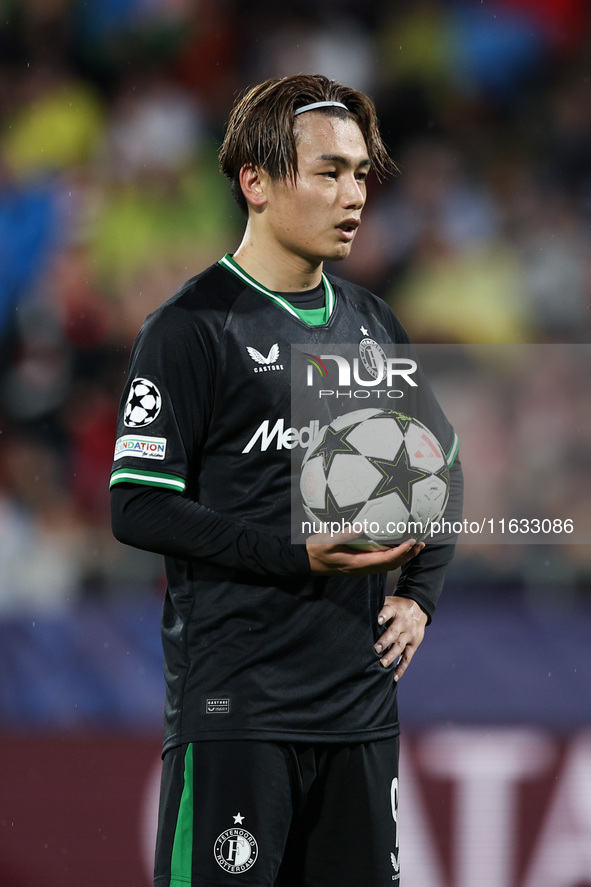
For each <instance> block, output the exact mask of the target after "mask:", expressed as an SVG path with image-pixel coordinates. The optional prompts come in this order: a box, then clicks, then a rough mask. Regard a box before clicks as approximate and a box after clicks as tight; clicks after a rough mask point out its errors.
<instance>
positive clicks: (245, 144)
mask: <svg viewBox="0 0 591 887" xmlns="http://www.w3.org/2000/svg"><path fill="white" fill-rule="evenodd" d="M323 101H336V102H342V103H343V104H344V105H346V106H347V110H345V109H344V108H338V107H337V108H335V107H325V108H321V109H319V113H322V114H327V115H329V116H331V117H340V118H341V119H351V120H354V121H355V122H356V123H357V125H358V126H359V129H360V130H361V132H362V134H363V137H364V138H365V142H366V145H367V150H368V153H369V159H370V160H371V163H372V167H373V169H374V170H375V172H376V174H377V176H378V178H379V179H382V178H383V177H384V176H387V175H392V174H393V173H395V172H397V168H396V164H395V163H394V161H393V160H392V158H391V157H390V155H389V154H388V151H387V149H386V146H385V145H384V143H383V141H382V137H381V135H380V130H379V124H378V118H377V114H376V109H375V105H374V103H373V101H372V100H371V99H370V98H369V96H367V95H365V94H364V93H362V92H358V91H357V90H356V89H352V88H351V87H349V86H342V85H341V84H340V83H335V81H334V80H329V79H328V78H327V77H323V76H322V75H321V74H296V75H294V76H292V77H283V78H281V79H272V80H266V81H265V82H264V83H260V84H259V85H258V86H253V87H251V88H249V89H246V90H245V91H244V92H243V93H242V94H241V95H239V96H238V98H237V100H236V102H235V104H234V107H233V108H232V111H231V112H230V117H229V119H228V126H227V129H226V135H225V138H224V141H223V144H222V147H221V149H220V155H219V159H220V169H221V171H222V172H223V174H224V175H225V176H226V177H227V178H228V179H229V180H230V184H231V188H232V194H233V195H234V198H235V200H236V201H237V203H238V205H239V206H240V208H241V209H242V211H243V212H245V213H246V212H248V204H247V202H246V198H245V197H244V194H243V193H242V189H241V187H240V181H239V175H240V170H241V169H242V167H243V166H245V165H250V166H253V167H259V168H262V169H264V170H265V171H266V172H267V173H268V175H269V176H270V177H271V179H273V180H275V181H279V180H282V179H283V180H285V179H288V178H290V179H291V180H292V181H293V182H295V180H296V177H297V172H298V159H297V142H296V137H295V134H294V123H295V121H296V119H297V118H296V117H295V116H294V112H295V111H297V109H298V108H302V107H303V106H304V105H309V104H312V103H313V102H323ZM305 113H315V112H313V111H312V112H305Z"/></svg>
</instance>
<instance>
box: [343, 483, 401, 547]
mask: <svg viewBox="0 0 591 887" xmlns="http://www.w3.org/2000/svg"><path fill="white" fill-rule="evenodd" d="M408 517H409V515H408V508H407V507H406V505H405V504H404V502H403V501H402V499H401V498H400V496H399V495H398V493H389V494H388V495H387V496H382V497H381V498H380V499H372V500H371V501H369V502H367V503H366V504H365V505H364V506H363V508H362V509H361V511H360V512H359V514H358V515H357V517H356V520H357V521H363V520H367V526H368V531H367V535H368V536H369V538H370V539H374V540H375V541H376V542H386V541H387V542H395V541H397V540H398V539H402V538H405V536H406V533H404V532H402V533H401V532H398V529H397V528H396V526H395V525H396V524H398V523H403V524H405V525H406V522H407V521H408ZM371 523H377V524H379V527H380V529H379V530H378V531H377V532H376V528H375V527H374V528H373V529H372V530H370V529H369V525H370V524H371ZM388 524H390V527H388ZM400 529H402V527H401V528H400Z"/></svg>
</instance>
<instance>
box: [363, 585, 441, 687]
mask: <svg viewBox="0 0 591 887" xmlns="http://www.w3.org/2000/svg"><path fill="white" fill-rule="evenodd" d="M427 619H428V616H427V614H426V613H425V611H424V610H423V609H422V608H421V607H420V606H419V605H418V604H417V602H416V601H413V600H410V599H409V598H404V597H397V596H396V595H387V596H386V600H385V601H384V606H383V607H382V609H381V610H380V612H379V614H378V622H379V624H380V625H386V628H385V630H384V633H383V634H382V635H381V637H380V639H379V640H378V642H377V643H376V645H375V648H374V649H375V651H376V653H378V654H382V655H381V659H380V664H381V665H383V666H384V668H386V667H387V666H388V665H391V664H392V663H393V662H395V661H396V659H398V657H400V662H399V663H398V665H397V666H396V669H395V670H394V680H395V681H398V680H399V679H400V678H401V677H402V675H403V674H404V672H405V671H406V669H407V668H408V666H409V665H410V661H411V659H412V657H413V656H414V654H415V651H416V649H417V647H418V646H419V644H420V643H421V641H422V640H423V637H424V636H425V626H426V625H427ZM388 648H389V649H388ZM384 651H386V652H384Z"/></svg>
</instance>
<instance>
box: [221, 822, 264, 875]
mask: <svg viewBox="0 0 591 887" xmlns="http://www.w3.org/2000/svg"><path fill="white" fill-rule="evenodd" d="M243 819H244V816H241V815H240V813H237V814H236V816H234V827H233V828H229V829H226V831H225V832H222V833H221V835H219V837H218V838H217V840H216V842H215V844H214V845H213V855H214V856H215V861H216V862H217V864H218V865H219V866H220V868H223V869H224V871H226V872H230V873H231V874H233V875H239V874H241V873H242V872H247V871H248V870H249V869H250V868H252V867H253V865H254V864H255V862H256V861H257V856H258V854H259V848H258V844H257V842H256V841H255V839H254V838H253V836H252V835H251V833H250V832H247V831H246V829H243V828H241V825H242V820H243Z"/></svg>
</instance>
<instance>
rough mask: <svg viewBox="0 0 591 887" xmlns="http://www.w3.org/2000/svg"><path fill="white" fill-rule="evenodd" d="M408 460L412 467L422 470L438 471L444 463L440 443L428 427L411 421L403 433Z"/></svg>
mask: <svg viewBox="0 0 591 887" xmlns="http://www.w3.org/2000/svg"><path fill="white" fill-rule="evenodd" d="M405 440H406V449H407V451H408V461H409V464H410V465H412V466H413V468H420V469H421V470H422V471H433V472H435V471H439V469H440V468H443V466H444V465H445V455H444V453H443V450H442V449H441V445H440V443H439V441H438V440H437V438H436V437H435V435H434V434H432V433H431V432H430V431H429V429H428V428H425V426H424V425H421V424H419V423H417V422H412V423H411V424H410V425H409V426H408V428H407V429H406V434H405Z"/></svg>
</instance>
